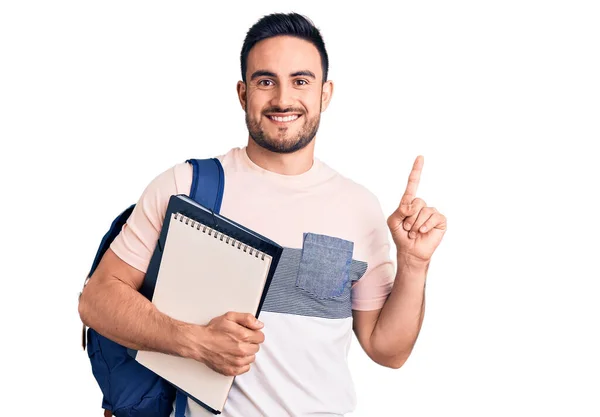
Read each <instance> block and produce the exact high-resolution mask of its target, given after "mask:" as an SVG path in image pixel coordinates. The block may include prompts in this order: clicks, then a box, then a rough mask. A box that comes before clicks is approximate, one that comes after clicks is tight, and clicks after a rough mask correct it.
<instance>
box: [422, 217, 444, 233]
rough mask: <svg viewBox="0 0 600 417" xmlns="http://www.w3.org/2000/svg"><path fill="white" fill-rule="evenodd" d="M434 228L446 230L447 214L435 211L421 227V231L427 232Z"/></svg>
mask: <svg viewBox="0 0 600 417" xmlns="http://www.w3.org/2000/svg"><path fill="white" fill-rule="evenodd" d="M432 229H440V230H446V216H444V215H443V214H441V213H433V214H432V215H431V217H429V219H427V221H426V222H425V223H423V225H422V226H421V227H420V228H419V232H420V233H427V232H429V231H430V230H432Z"/></svg>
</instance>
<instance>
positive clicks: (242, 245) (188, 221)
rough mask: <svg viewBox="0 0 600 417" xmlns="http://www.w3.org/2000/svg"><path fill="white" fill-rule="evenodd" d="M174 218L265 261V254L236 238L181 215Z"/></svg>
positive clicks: (178, 214) (177, 214) (175, 215)
mask: <svg viewBox="0 0 600 417" xmlns="http://www.w3.org/2000/svg"><path fill="white" fill-rule="evenodd" d="M173 216H174V219H175V220H179V221H180V222H181V223H184V222H185V224H186V225H189V226H190V227H192V228H195V229H196V230H200V231H202V232H203V233H206V234H208V235H209V236H214V238H215V239H219V240H220V241H221V242H224V243H226V244H230V245H231V246H232V247H236V246H237V249H239V250H243V251H244V252H246V253H248V254H250V255H253V256H254V257H256V258H259V259H261V260H262V261H264V260H265V254H264V253H263V252H261V251H259V250H258V249H255V248H253V247H251V246H249V245H246V244H245V243H243V242H240V241H239V240H235V239H234V238H232V237H230V236H228V235H226V234H225V233H222V232H219V231H218V230H215V229H212V228H211V227H208V226H206V225H204V224H202V223H200V222H197V221H196V220H194V219H191V218H189V217H187V216H184V215H183V214H181V213H175V214H174V215H173Z"/></svg>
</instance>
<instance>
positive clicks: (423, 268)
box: [371, 255, 429, 367]
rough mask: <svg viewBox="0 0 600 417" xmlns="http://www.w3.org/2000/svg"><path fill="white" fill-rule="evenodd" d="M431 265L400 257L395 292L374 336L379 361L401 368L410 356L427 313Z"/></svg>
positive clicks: (390, 296) (388, 300) (392, 293)
mask: <svg viewBox="0 0 600 417" xmlns="http://www.w3.org/2000/svg"><path fill="white" fill-rule="evenodd" d="M428 268H429V263H420V262H411V261H410V259H409V258H406V257H404V256H402V255H399V256H398V270H397V272H396V278H395V282H394V286H393V289H392V292H391V293H390V295H389V296H388V299H387V301H386V303H385V304H384V306H383V308H382V310H381V313H380V315H379V318H378V319H377V324H376V325H375V328H374V330H373V333H372V335H371V346H372V349H373V353H374V354H375V355H376V356H378V357H379V358H381V359H380V362H383V363H386V364H388V365H389V366H392V367H400V366H401V365H402V364H403V363H404V362H405V361H406V360H407V359H408V356H409V355H410V352H411V351H412V348H413V346H414V344H415V342H416V340H417V336H418V335H419V331H420V330H421V325H422V323H423V317H424V314H425V280H426V277H427V270H428Z"/></svg>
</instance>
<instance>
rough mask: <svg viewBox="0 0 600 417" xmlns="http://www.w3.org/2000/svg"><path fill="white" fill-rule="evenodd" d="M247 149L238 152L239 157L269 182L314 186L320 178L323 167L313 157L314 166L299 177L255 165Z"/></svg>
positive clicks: (245, 164) (251, 169)
mask: <svg viewBox="0 0 600 417" xmlns="http://www.w3.org/2000/svg"><path fill="white" fill-rule="evenodd" d="M246 149H247V147H246V146H244V147H243V148H240V149H239V151H238V154H239V157H240V159H241V160H242V163H243V164H244V166H245V167H246V168H248V169H249V170H250V171H252V172H255V173H257V174H259V175H260V176H262V177H264V178H268V179H269V180H273V181H277V182H279V183H283V184H289V185H299V186H303V185H311V184H314V183H315V182H316V181H317V180H318V178H319V174H320V172H321V169H322V165H323V164H322V162H321V161H320V160H319V159H318V158H316V157H313V164H312V166H311V167H310V169H309V170H308V171H305V172H303V173H301V174H297V175H285V174H279V173H277V172H273V171H269V170H267V169H264V168H262V167H260V166H259V165H257V164H255V163H254V162H253V161H252V160H251V159H250V157H249V156H248V153H247V151H246Z"/></svg>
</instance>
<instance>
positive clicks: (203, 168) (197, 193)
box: [186, 158, 225, 213]
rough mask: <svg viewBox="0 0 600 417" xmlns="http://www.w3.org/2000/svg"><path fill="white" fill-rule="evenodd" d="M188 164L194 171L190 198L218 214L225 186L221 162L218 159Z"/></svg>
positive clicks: (190, 161)
mask: <svg viewBox="0 0 600 417" xmlns="http://www.w3.org/2000/svg"><path fill="white" fill-rule="evenodd" d="M186 162H187V163H189V164H191V165H192V167H193V169H194V173H193V177H192V186H191V188H190V198H191V199H192V200H194V201H196V202H198V203H200V204H202V205H203V206H204V207H206V208H208V209H211V210H212V211H214V212H215V213H218V212H219V210H221V202H222V200H223V189H224V186H225V174H224V172H223V166H222V165H221V162H220V161H219V160H218V159H217V158H209V159H188V160H187V161H186Z"/></svg>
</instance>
